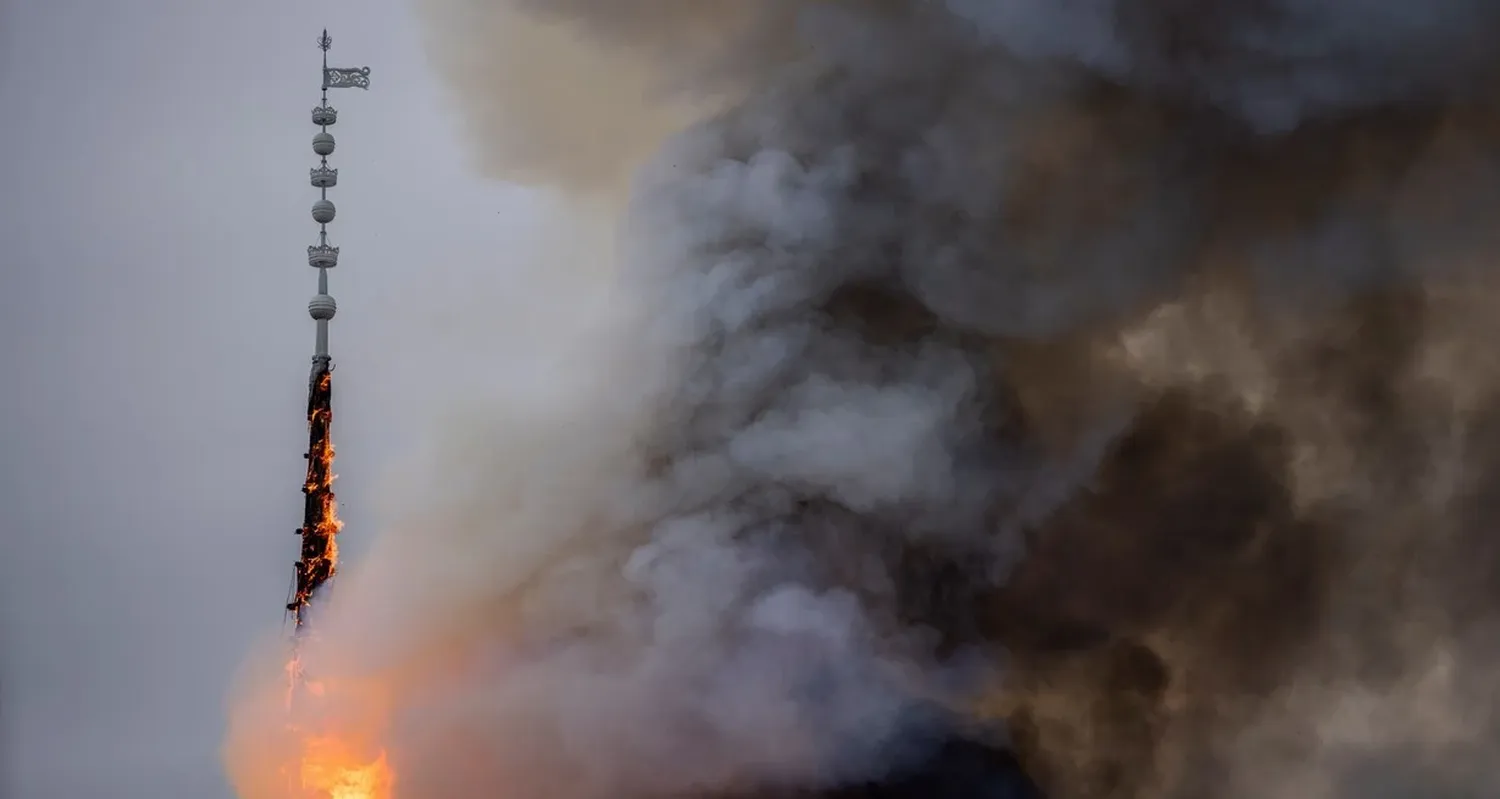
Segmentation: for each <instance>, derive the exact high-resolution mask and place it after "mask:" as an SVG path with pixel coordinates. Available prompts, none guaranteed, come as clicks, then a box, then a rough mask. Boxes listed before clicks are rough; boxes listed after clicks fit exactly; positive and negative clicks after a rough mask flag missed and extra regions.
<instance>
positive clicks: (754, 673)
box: [228, 0, 1500, 799]
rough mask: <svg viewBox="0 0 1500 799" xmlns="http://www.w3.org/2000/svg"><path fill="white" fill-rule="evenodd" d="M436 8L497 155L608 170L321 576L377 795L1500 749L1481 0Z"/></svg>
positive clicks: (1306, 767)
mask: <svg viewBox="0 0 1500 799" xmlns="http://www.w3.org/2000/svg"><path fill="white" fill-rule="evenodd" d="M1418 5H1420V8H1419V7H1418ZM424 9H425V11H426V12H427V13H428V19H429V22H430V25H429V33H430V36H431V38H432V42H433V48H434V53H435V58H436V59H437V61H438V63H439V65H440V67H441V68H442V69H443V71H444V72H445V73H446V74H447V75H449V76H450V78H451V82H452V85H453V87H454V89H455V97H456V98H457V101H458V102H459V103H460V104H461V106H462V109H463V111H464V112H465V114H466V119H467V121H468V122H469V123H470V126H471V129H472V131H473V133H474V138H475V140H476V142H478V143H479V150H480V153H481V159H482V162H483V166H484V168H485V169H487V170H489V171H490V172H491V173H492V174H495V175H497V176H502V177H506V178H508V179H515V180H522V181H526V182H530V183H533V184H534V185H537V186H540V187H545V188H547V189H549V190H553V191H557V192H560V193H562V194H564V195H566V196H572V197H578V198H585V197H587V198H597V197H599V196H601V195H602V196H604V197H606V199H607V200H611V201H612V200H619V199H621V198H623V197H625V196H626V194H627V189H628V197H629V200H628V204H627V205H625V206H624V207H622V208H621V209H620V210H619V217H618V225H619V227H618V230H617V231H616V232H617V233H618V239H617V240H615V239H612V238H604V239H599V238H597V237H596V236H595V234H594V233H587V234H585V232H583V231H580V233H579V237H580V239H583V240H587V241H590V242H594V241H598V242H600V245H601V246H599V247H598V248H597V251H595V252H584V253H581V254H580V253H579V252H577V251H575V252H573V253H571V254H570V257H567V258H560V259H555V260H548V259H543V260H542V261H540V262H539V263H538V266H537V269H536V275H537V277H536V283H535V286H536V290H535V295H534V296H533V297H532V298H531V300H532V303H533V304H534V306H535V307H537V308H543V309H545V312H544V313H538V314H535V315H534V316H531V317H528V318H527V320H526V322H525V328H526V329H525V330H524V331H518V332H517V333H516V335H518V336H524V337H525V338H524V340H525V341H526V342H527V347H528V349H529V352H528V353H527V354H526V357H525V359H524V361H525V363H526V364H527V365H528V368H527V370H526V371H525V373H524V374H525V379H524V380H523V379H519V377H518V379H517V380H516V381H515V382H516V385H515V386H514V388H513V390H511V391H510V392H508V393H506V394H505V395H504V396H503V397H500V398H498V399H496V400H495V401H494V402H493V403H492V404H491V405H490V406H489V407H486V408H483V409H479V410H477V411H476V412H474V413H471V414H468V415H466V416H465V418H463V419H462V420H460V421H459V422H458V423H456V424H455V425H454V426H453V433H452V435H451V436H450V438H449V439H448V440H445V441H444V442H442V444H441V445H440V446H438V447H436V448H435V449H434V452H433V455H432V458H431V462H430V463H429V464H428V465H427V468H426V469H425V470H423V471H424V472H425V473H426V474H428V475H429V479H428V480H427V481H425V482H424V484H423V488H422V490H421V491H418V492H416V495H417V496H418V497H420V499H419V500H417V501H414V502H413V503H412V504H411V507H410V513H409V514H408V521H406V522H405V523H403V524H400V525H397V526H396V527H395V528H394V529H392V530H390V531H387V532H386V533H385V534H384V535H383V536H382V538H381V539H380V540H379V541H378V543H377V544H376V546H375V549H374V551H373V552H372V553H371V554H370V556H369V558H368V559H367V561H366V562H364V563H362V564H360V565H359V566H358V567H357V568H355V569H352V570H351V571H350V572H349V573H348V574H347V576H346V577H344V578H343V582H342V583H341V584H340V585H339V586H338V589H337V592H336V596H335V597H334V599H333V600H332V602H331V604H330V605H329V606H328V607H327V608H326V609H324V612H323V615H322V616H321V617H320V624H321V625H322V637H321V639H320V640H319V641H318V642H317V643H316V645H315V647H316V649H315V651H311V652H309V653H308V662H309V665H310V668H313V669H316V670H319V671H320V672H321V673H324V674H328V675H334V676H338V677H341V678H343V679H346V680H348V681H350V683H351V684H355V685H359V686H368V691H369V694H368V695H369V696H371V697H378V701H377V700H376V699H371V700H370V701H369V702H368V703H364V704H362V705H361V707H362V708H364V710H362V711H361V713H360V714H356V715H361V716H362V720H361V721H360V722H359V724H360V725H361V726H362V727H366V726H369V725H368V724H366V721H365V720H364V719H363V716H368V715H369V713H370V711H369V710H368V708H369V707H372V706H373V707H378V708H380V711H379V713H378V715H379V716H380V718H379V719H378V724H377V725H376V726H378V727H379V736H380V737H381V738H382V739H383V740H384V741H386V743H387V745H388V746H389V747H390V749H391V755H392V760H393V762H394V763H395V765H396V770H397V773H398V774H399V780H400V782H399V784H398V795H401V796H411V797H416V796H421V797H424V798H425V799H478V798H479V797H490V796H498V795H504V796H512V797H517V796H521V797H532V796H534V797H549V798H555V799H595V797H615V798H625V799H633V798H635V797H640V798H641V799H655V798H656V797H663V798H665V797H693V798H694V799H696V798H698V797H703V798H704V799H707V797H740V796H744V797H761V796H768V797H769V796H790V795H816V794H817V793H818V792H824V791H834V790H837V789H840V788H847V787H848V786H851V785H859V784H861V783H866V782H879V781H881V780H883V779H886V778H888V777H890V778H894V776H896V775H899V774H900V773H903V772H904V770H907V769H909V768H913V767H916V766H917V765H919V764H921V763H923V762H929V761H928V760H927V758H929V756H931V753H932V751H933V749H934V747H936V746H937V745H938V743H939V742H941V741H943V740H946V739H948V738H950V737H953V736H963V737H970V738H973V739H978V740H985V741H993V742H1004V745H1006V746H1008V747H1011V748H1013V749H1014V751H1015V753H1016V756H1017V758H1018V759H1019V761H1020V763H1021V765H1022V766H1023V767H1024V768H1025V770H1026V771H1027V772H1028V773H1029V774H1030V775H1031V776H1032V777H1033V778H1035V779H1036V780H1037V781H1038V782H1039V783H1040V784H1041V785H1042V787H1043V788H1044V789H1045V791H1046V792H1047V793H1048V795H1050V796H1052V797H1059V798H1061V799H1072V798H1073V797H1077V798H1078V799H1195V798H1196V797H1202V796H1220V797H1226V798H1228V799H1236V798H1238V797H1243V798H1244V799H1257V798H1259V797H1267V796H1296V797H1306V798H1307V799H1345V798H1346V797H1379V798H1380V799H1407V798H1408V797H1417V796H1422V797H1427V796H1469V795H1477V793H1482V792H1483V791H1481V790H1480V789H1481V788H1482V787H1484V786H1489V785H1493V784H1495V781H1496V780H1497V779H1500V774H1497V773H1496V771H1495V769H1496V767H1495V766H1494V763H1496V762H1500V759H1497V757H1496V756H1497V755H1500V730H1497V727H1496V719H1495V718H1493V714H1492V713H1491V711H1490V708H1491V707H1492V706H1493V701H1492V699H1493V697H1494V696H1495V691H1496V689H1497V687H1500V686H1497V678H1496V677H1495V676H1494V675H1496V674H1500V671H1497V669H1496V666H1497V665H1500V653H1497V652H1496V651H1495V650H1496V645H1495V643H1494V641H1495V640H1497V639H1496V637H1495V634H1494V633H1495V632H1496V621H1497V613H1496V610H1497V608H1500V605H1497V599H1500V582H1497V578H1500V574H1497V573H1496V567H1497V565H1500V562H1497V560H1496V558H1497V556H1500V550H1497V544H1496V543H1494V540H1495V539H1494V537H1493V536H1492V535H1491V534H1490V530H1489V528H1490V525H1491V524H1492V523H1493V520H1494V519H1495V518H1496V517H1495V513H1496V510H1497V507H1496V505H1495V503H1496V498H1497V497H1500V458H1497V457H1496V455H1495V454H1494V453H1495V452H1497V451H1500V448H1497V447H1500V412H1497V411H1500V406H1497V404H1496V389H1497V387H1500V358H1497V357H1496V354H1495V350H1494V347H1493V346H1492V345H1491V342H1494V341H1497V340H1500V295H1497V293H1496V292H1497V288H1500V282H1497V280H1496V278H1495V277H1494V276H1493V269H1492V264H1491V259H1492V257H1493V253H1495V252H1497V249H1496V246H1497V244H1500V242H1497V241H1496V240H1495V238H1496V236H1497V231H1500V228H1497V227H1496V225H1494V224H1493V222H1492V220H1493V219H1494V218H1495V214H1496V212H1497V211H1500V148H1497V145H1496V144H1495V143H1496V142H1500V114H1497V113H1496V111H1497V109H1496V107H1495V105H1494V103H1493V101H1492V100H1491V99H1490V98H1489V97H1488V96H1487V89H1488V88H1489V87H1491V86H1493V85H1494V79H1495V78H1496V77H1497V75H1500V56H1496V54H1495V51H1494V50H1493V48H1490V47H1487V46H1486V45H1487V43H1488V42H1491V41H1493V40H1494V37H1495V36H1496V35H1497V34H1500V7H1497V6H1495V5H1494V4H1493V3H1490V2H1486V1H1484V0H1428V2H1425V3H1422V4H1412V3H1398V2H1383V1H1382V2H1369V1H1368V0H1360V1H1359V2H1356V1H1355V0H1256V2H1243V0H1233V2H1231V0H1193V1H1192V2H1178V1H1177V0H1130V1H1129V2H1127V1H1126V0H992V1H991V2H985V1H984V0H947V2H940V1H939V0H864V1H862V2H860V1H857V0H762V1H761V2H745V0H637V1H636V2H620V1H619V0H552V1H551V2H547V1H544V0H509V2H502V1H501V0H489V1H488V2H486V1H485V0H429V2H428V3H426V5H425V6H424ZM601 264H606V265H607V266H606V267H601V266H600V265H601ZM601 274H603V275H607V277H606V278H601V277H600V276H601ZM497 346H498V345H497ZM519 362H520V361H515V362H514V363H513V362H512V359H502V360H501V361H499V362H497V363H494V364H491V365H489V366H488V367H485V366H481V367H480V368H491V369H494V370H496V371H497V373H505V371H506V370H508V369H515V368H516V366H515V363H519ZM249 671H251V672H254V673H255V674H260V673H261V671H263V670H256V669H250V670H249ZM275 676H276V675H274V674H272V675H271V677H268V678H266V679H265V680H261V679H259V678H257V677H250V678H247V680H246V687H245V690H244V692H243V697H241V698H238V699H237V705H236V707H237V708H239V709H238V710H237V711H236V713H235V723H234V725H232V729H231V739H230V742H229V746H228V758H229V762H230V769H231V771H232V772H233V773H235V774H236V775H237V777H238V778H239V781H240V783H241V784H242V785H249V784H250V783H251V782H253V778H252V776H250V775H255V774H258V773H260V772H261V771H262V770H263V767H264V764H265V762H266V760H267V759H268V755H267V754H266V752H265V751H264V750H265V749H266V747H258V746H257V745H255V744H254V743H253V742H254V741H255V740H258V739H257V736H258V735H261V734H263V733H264V726H265V724H266V723H268V722H266V721H265V720H264V719H265V718H266V717H268V716H267V714H265V713H264V712H261V711H258V710H257V709H258V708H263V704H262V703H263V698H264V697H265V696H269V695H270V694H271V693H272V692H273V689H272V688H271V686H270V684H271V682H273V681H274V677H275ZM362 690H364V689H363V688H362ZM371 723H373V722H371ZM930 762H936V763H939V764H942V763H945V762H948V761H945V760H943V759H942V758H939V759H938V760H936V761H930ZM953 768H954V772H953V773H954V774H957V775H959V776H958V777H956V778H955V779H956V780H957V782H956V783H955V782H953V781H950V782H949V783H948V785H949V787H945V788H940V789H939V788H932V787H931V786H930V785H929V786H928V787H924V788H913V789H911V792H910V793H909V794H908V795H922V796H947V795H952V796H977V795H1004V794H1000V793H996V794H981V793H979V792H978V791H980V790H981V789H989V790H995V791H999V790H1002V787H1001V786H1000V781H1009V780H1014V779H1015V778H1014V776H1013V775H1011V774H1010V772H1004V773H1003V774H1002V772H1003V769H1002V770H993V769H990V770H987V769H984V768H980V769H971V768H968V767H966V766H954V767H953ZM989 781H994V784H992V785H985V784H984V783H987V782H989ZM1007 784H1009V783H1007ZM244 790H245V797H246V799H259V797H260V796H261V795H262V794H260V793H256V792H255V791H254V790H253V789H251V788H245V789H244ZM941 791H949V793H942V792H941ZM802 792H805V793H802ZM896 795H900V794H899V792H898V793H897V794H896ZM1018 795H1019V794H1018Z"/></svg>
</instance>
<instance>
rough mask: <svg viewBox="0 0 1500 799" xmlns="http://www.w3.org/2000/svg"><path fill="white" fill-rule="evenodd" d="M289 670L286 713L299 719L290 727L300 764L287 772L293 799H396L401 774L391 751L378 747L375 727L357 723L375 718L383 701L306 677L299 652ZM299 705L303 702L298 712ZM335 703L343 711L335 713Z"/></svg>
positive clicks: (288, 729)
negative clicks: (392, 764) (374, 732)
mask: <svg viewBox="0 0 1500 799" xmlns="http://www.w3.org/2000/svg"><path fill="white" fill-rule="evenodd" d="M285 671H286V675H287V680H288V682H287V710H288V712H289V713H292V712H293V711H294V710H295V711H296V712H295V716H294V718H296V719H298V720H300V723H299V721H294V722H291V723H288V724H287V726H286V730H287V732H288V733H289V734H290V735H291V736H292V737H293V739H294V740H295V749H294V754H293V757H294V758H295V761H296V762H295V763H293V764H291V765H290V766H283V768H282V772H283V773H284V774H287V775H289V776H290V777H291V779H290V780H288V782H289V783H291V785H289V787H291V788H292V789H293V792H292V793H291V794H290V796H289V797H288V799H292V797H295V799H391V797H392V796H393V795H394V793H393V792H394V790H395V784H396V773H395V770H394V769H393V768H392V767H391V764H390V760H389V758H388V756H387V753H386V750H385V749H383V748H381V747H379V746H376V745H374V743H373V739H374V736H373V735H372V734H371V732H370V729H368V728H369V727H371V726H373V725H368V724H366V725H359V724H357V723H355V722H357V721H361V720H362V721H366V722H368V721H371V720H373V719H374V718H375V717H376V714H377V713H378V712H379V705H380V703H379V702H378V701H372V700H374V699H375V697H374V696H356V695H354V694H355V693H356V692H354V691H353V690H351V686H347V685H342V684H340V683H337V682H331V681H326V680H309V679H307V678H306V673H305V670H304V668H303V664H302V661H301V656H300V654H298V653H297V652H296V651H295V650H294V652H293V654H292V657H291V659H290V660H289V661H287V664H286V666H285ZM339 689H344V690H339ZM361 700H363V701H361ZM294 701H296V702H298V703H299V704H298V705H297V706H296V707H295V708H294V706H293V703H294ZM351 701H353V702H355V704H353V705H350V704H349V703H350V702H351ZM335 702H338V703H339V704H340V708H339V709H340V710H343V711H344V713H336V712H332V711H333V704H334V703H335ZM351 710H353V711H357V712H354V713H350V712H349V711H351ZM296 788H300V789H301V792H300V793H297V792H296V790H295V789H296Z"/></svg>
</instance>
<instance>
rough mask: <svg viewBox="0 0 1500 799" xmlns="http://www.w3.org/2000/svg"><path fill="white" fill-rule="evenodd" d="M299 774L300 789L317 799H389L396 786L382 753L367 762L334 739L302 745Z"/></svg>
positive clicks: (316, 738) (310, 740)
mask: <svg viewBox="0 0 1500 799" xmlns="http://www.w3.org/2000/svg"><path fill="white" fill-rule="evenodd" d="M300 771H301V773H300V778H301V786H302V789H303V790H305V791H311V792H312V793H311V795H312V796H313V797H316V799H390V797H391V796H392V791H393V789H394V788H395V784H396V774H395V772H394V771H393V770H392V769H391V766H390V763H389V762H388V761H387V759H386V753H385V750H380V751H379V753H378V754H376V756H375V758H374V759H373V760H370V759H368V758H364V757H361V756H360V753H359V752H358V751H356V750H355V748H354V747H352V746H350V745H349V743H348V742H347V741H343V740H340V739H339V738H337V737H333V736H314V737H309V738H307V739H306V740H304V741H303V747H302V763H301V769H300Z"/></svg>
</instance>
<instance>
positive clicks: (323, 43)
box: [318, 28, 333, 53]
mask: <svg viewBox="0 0 1500 799" xmlns="http://www.w3.org/2000/svg"><path fill="white" fill-rule="evenodd" d="M332 46H333V37H332V36H329V35H328V29H327V28H324V29H323V35H322V36H319V37H318V49H319V50H322V51H323V52H325V53H326V52H328V48H330V47H332Z"/></svg>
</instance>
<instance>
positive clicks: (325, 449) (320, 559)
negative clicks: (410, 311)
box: [286, 28, 370, 634]
mask: <svg viewBox="0 0 1500 799" xmlns="http://www.w3.org/2000/svg"><path fill="white" fill-rule="evenodd" d="M332 46H333V38H332V37H330V36H329V35H328V30H327V29H326V28H325V29H324V30H323V35H322V36H320V37H318V49H320V50H322V51H323V97H322V102H320V103H319V104H318V107H317V108H314V109H313V111H312V121H313V124H314V125H317V126H318V128H319V130H318V133H317V134H315V135H314V136H313V141H312V148H313V152H314V153H316V154H317V155H318V157H319V159H320V163H319V165H318V166H316V167H313V168H312V169H311V170H310V174H309V178H310V180H311V182H312V185H313V187H314V188H316V189H317V190H318V199H317V201H316V202H314V203H313V206H312V218H313V221H314V222H317V223H318V243H317V244H315V245H312V246H310V247H308V248H307V264H308V266H311V267H313V268H314V269H317V270H318V293H317V295H316V296H314V297H313V298H312V301H311V302H309V303H308V304H307V312H308V314H309V315H310V316H312V318H313V321H315V322H316V323H317V339H316V345H315V349H314V351H313V359H312V375H311V377H310V378H309V379H308V391H307V430H308V445H307V453H306V454H305V455H304V456H303V457H305V458H306V459H307V479H306V480H305V481H304V482H303V485H302V493H303V494H305V495H306V504H305V509H304V511H303V517H302V527H300V528H299V529H298V530H297V534H298V535H300V536H301V537H302V557H301V559H300V560H298V561H297V563H296V577H295V583H294V585H293V588H292V598H291V601H290V602H288V603H287V606H286V607H287V612H288V613H289V614H291V618H292V623H293V625H294V626H295V627H296V629H297V631H298V633H299V634H300V632H301V630H302V625H303V624H304V623H305V622H306V620H307V608H308V604H309V603H310V602H311V601H312V598H313V595H314V594H316V593H317V591H318V589H319V588H321V587H322V586H323V584H324V583H326V582H328V581H329V580H330V579H332V578H333V575H334V574H335V573H337V572H338V542H337V539H336V536H337V535H338V532H339V530H340V529H341V528H342V527H343V522H340V521H339V518H338V500H337V498H335V497H334V494H333V480H334V474H333V358H332V356H330V355H329V354H328V323H329V321H331V320H332V319H333V316H334V314H335V313H336V312H337V310H338V304H337V303H335V302H334V301H333V297H332V296H330V295H329V294H328V270H330V269H332V268H334V267H336V266H338V263H339V248H338V247H335V246H333V245H331V244H329V243H328V223H329V222H332V221H333V219H334V216H335V215H336V213H337V209H336V208H335V207H334V204H333V201H332V200H330V199H328V190H329V189H330V188H333V187H334V186H337V185H338V182H339V171H338V170H337V169H333V168H331V167H329V166H328V156H329V155H332V154H333V148H334V140H333V134H331V133H329V132H328V128H329V127H331V126H332V125H333V124H334V123H336V122H338V118H339V116H338V111H337V110H336V109H335V108H334V107H333V106H331V105H329V104H328V90H329V89H332V88H339V87H354V88H359V89H368V88H370V68H369V67H356V68H349V69H340V68H333V67H329V66H328V48H330V47H332Z"/></svg>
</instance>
